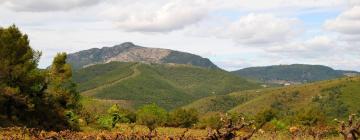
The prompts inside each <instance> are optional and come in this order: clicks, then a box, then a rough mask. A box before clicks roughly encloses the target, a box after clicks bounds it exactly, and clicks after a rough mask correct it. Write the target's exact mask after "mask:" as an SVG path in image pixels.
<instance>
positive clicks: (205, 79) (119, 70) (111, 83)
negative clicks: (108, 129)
mask: <svg viewBox="0 0 360 140" xmlns="http://www.w3.org/2000/svg"><path fill="white" fill-rule="evenodd" d="M74 81H76V82H77V83H78V85H79V89H80V92H82V94H83V95H87V96H91V97H95V98H98V99H111V100H126V101H128V102H131V104H133V105H134V107H135V108H136V107H138V106H139V105H142V104H147V103H157V104H159V105H160V106H162V107H164V108H166V109H173V108H176V107H179V106H182V105H185V104H188V103H190V102H192V101H194V100H196V99H199V98H202V97H207V96H211V95H225V94H227V93H230V92H234V91H239V90H247V89H254V88H259V85H258V84H256V83H252V82H249V81H247V80H245V79H242V78H240V77H238V76H236V75H233V74H231V73H229V72H226V71H223V70H219V69H207V68H201V67H193V66H190V65H178V64H143V63H124V62H111V63H107V64H98V65H94V66H90V67H87V68H84V69H80V70H78V71H75V72H74Z"/></svg>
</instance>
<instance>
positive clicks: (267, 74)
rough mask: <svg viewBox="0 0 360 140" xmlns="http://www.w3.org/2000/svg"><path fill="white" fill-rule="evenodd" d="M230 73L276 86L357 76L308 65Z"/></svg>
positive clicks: (272, 67)
mask: <svg viewBox="0 0 360 140" xmlns="http://www.w3.org/2000/svg"><path fill="white" fill-rule="evenodd" d="M232 73H234V74H237V75H239V76H242V77H246V78H249V79H253V80H257V81H261V82H264V83H276V84H287V83H290V84H301V83H308V82H315V81H322V80H329V79H335V78H340V77H344V76H355V75H357V74H359V73H358V72H356V71H343V70H335V69H333V68H331V67H328V66H324V65H309V64H291V65H271V66H261V67H249V68H244V69H240V70H236V71H232Z"/></svg>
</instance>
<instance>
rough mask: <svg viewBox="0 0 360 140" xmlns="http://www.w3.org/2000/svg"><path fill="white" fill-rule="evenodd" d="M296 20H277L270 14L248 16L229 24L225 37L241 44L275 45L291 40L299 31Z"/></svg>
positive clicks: (277, 18)
mask: <svg viewBox="0 0 360 140" xmlns="http://www.w3.org/2000/svg"><path fill="white" fill-rule="evenodd" d="M299 23H300V21H299V20H297V19H289V18H279V17H275V16H274V15H270V14H249V15H247V16H244V17H241V18H240V19H239V20H237V21H235V22H233V23H231V24H230V25H229V26H228V27H226V29H225V34H224V36H225V37H229V38H232V39H233V40H234V41H235V42H238V43H241V44H255V45H259V44H264V45H269V44H276V43H279V42H286V41H288V40H289V39H291V38H293V37H294V36H295V35H296V34H297V33H298V31H299V30H297V29H299V27H300V26H296V25H299Z"/></svg>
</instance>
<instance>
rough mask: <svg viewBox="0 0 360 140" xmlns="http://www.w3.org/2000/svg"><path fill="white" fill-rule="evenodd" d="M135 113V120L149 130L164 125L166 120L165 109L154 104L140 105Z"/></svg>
mask: <svg viewBox="0 0 360 140" xmlns="http://www.w3.org/2000/svg"><path fill="white" fill-rule="evenodd" d="M136 114H137V117H136V122H137V123H138V124H142V125H145V126H146V127H148V128H149V130H150V131H153V130H155V129H156V127H158V126H161V125H164V124H165V123H166V120H167V112H166V110H165V109H163V108H161V107H159V106H157V105H156V104H149V105H145V106H143V107H141V108H140V109H139V110H138V111H137V113H136Z"/></svg>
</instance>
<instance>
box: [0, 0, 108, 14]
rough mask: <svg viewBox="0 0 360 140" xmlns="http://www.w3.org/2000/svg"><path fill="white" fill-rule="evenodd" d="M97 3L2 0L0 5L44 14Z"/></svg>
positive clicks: (88, 1)
mask: <svg viewBox="0 0 360 140" xmlns="http://www.w3.org/2000/svg"><path fill="white" fill-rule="evenodd" d="M104 1H106V0H104ZM99 2H101V0H2V3H1V2H0V4H5V6H6V7H8V8H10V9H12V10H15V11H29V12H44V11H63V10H70V9H74V8H78V7H86V6H91V5H95V4H97V3H99Z"/></svg>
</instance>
